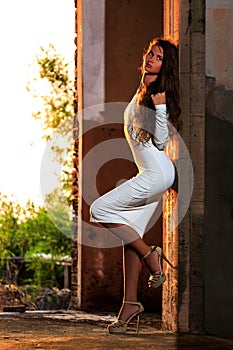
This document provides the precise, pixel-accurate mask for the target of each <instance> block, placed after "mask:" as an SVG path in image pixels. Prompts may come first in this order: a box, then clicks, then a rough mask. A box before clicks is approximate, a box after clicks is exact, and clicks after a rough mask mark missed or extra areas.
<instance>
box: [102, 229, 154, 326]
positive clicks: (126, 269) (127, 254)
mask: <svg viewBox="0 0 233 350" xmlns="http://www.w3.org/2000/svg"><path fill="white" fill-rule="evenodd" d="M104 227H106V228H108V229H109V230H110V231H111V232H112V233H114V234H115V235H117V236H118V237H119V238H121V239H122V240H124V241H126V242H129V243H128V244H126V245H124V248H123V254H124V261H123V275H124V296H123V301H124V300H125V301H134V302H136V301H137V290H138V281H139V275H140V272H141V269H142V263H141V258H142V257H143V256H144V255H145V254H147V253H148V252H149V250H150V249H151V247H150V246H148V245H147V244H146V243H145V242H144V241H143V239H142V238H140V237H139V235H138V234H137V233H136V232H135V231H134V230H133V229H131V228H130V227H129V226H127V225H121V226H119V225H115V224H104ZM133 239H134V240H133ZM131 240H132V241H131ZM145 263H146V266H147V268H148V270H149V271H150V273H153V272H156V271H159V262H158V254H157V252H156V251H155V252H153V253H152V254H151V255H149V256H148V258H147V259H146V261H145ZM137 311H138V306H136V305H130V304H125V305H124V304H123V306H122V308H121V310H120V312H119V314H118V318H119V319H121V320H124V321H126V320H127V319H128V318H129V316H131V315H132V314H133V313H135V312H137Z"/></svg>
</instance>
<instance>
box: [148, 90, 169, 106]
mask: <svg viewBox="0 0 233 350" xmlns="http://www.w3.org/2000/svg"><path fill="white" fill-rule="evenodd" d="M151 98H152V101H153V104H154V105H155V106H156V105H162V104H166V92H159V93H158V94H155V95H153V94H152V95H151Z"/></svg>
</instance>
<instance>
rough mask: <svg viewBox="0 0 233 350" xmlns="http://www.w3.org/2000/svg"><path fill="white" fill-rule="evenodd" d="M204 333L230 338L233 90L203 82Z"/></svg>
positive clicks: (232, 315)
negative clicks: (204, 137)
mask: <svg viewBox="0 0 233 350" xmlns="http://www.w3.org/2000/svg"><path fill="white" fill-rule="evenodd" d="M206 87H207V91H206V169H205V171H206V194H205V197H206V216H205V235H206V238H205V256H206V263H205V271H206V273H205V294H206V295H205V298H206V330H207V332H209V333H210V334H215V335H219V336H222V337H227V338H232V337H233V327H232V324H233V312H232V310H233V298H232V295H233V280H232V268H233V255H232V250H233V239H232V238H233V224H232V223H233V181H232V178H233V162H232V154H233V142H232V141H233V139H232V136H233V90H230V89H226V87H225V86H224V85H222V84H218V83H217V82H216V80H215V79H213V78H209V77H208V78H207V81H206Z"/></svg>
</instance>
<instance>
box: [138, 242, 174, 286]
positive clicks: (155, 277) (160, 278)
mask: <svg viewBox="0 0 233 350" xmlns="http://www.w3.org/2000/svg"><path fill="white" fill-rule="evenodd" d="M154 251H156V252H157V254H158V256H159V271H157V272H153V273H151V275H150V277H149V280H148V283H149V284H150V287H151V288H158V287H159V286H160V285H161V284H163V283H164V282H165V281H166V276H165V274H164V273H163V270H162V267H161V259H164V260H165V261H166V262H167V263H168V264H169V265H170V266H171V267H172V268H173V269H177V267H175V266H174V265H173V264H172V263H171V262H170V261H169V260H168V258H167V257H166V255H165V254H164V253H163V251H162V248H160V247H156V246H152V247H151V250H149V252H148V253H146V254H145V255H144V256H143V257H142V259H143V260H145V259H146V258H147V257H148V256H149V255H150V254H151V253H153V252H154Z"/></svg>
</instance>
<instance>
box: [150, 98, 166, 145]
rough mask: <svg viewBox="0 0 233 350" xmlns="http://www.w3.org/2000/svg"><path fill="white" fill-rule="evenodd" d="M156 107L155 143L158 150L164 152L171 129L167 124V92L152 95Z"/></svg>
mask: <svg viewBox="0 0 233 350" xmlns="http://www.w3.org/2000/svg"><path fill="white" fill-rule="evenodd" d="M151 98H152V101H153V103H154V105H155V133H154V142H155V144H156V146H157V147H158V149H160V150H162V149H164V147H166V146H167V143H168V138H169V129H168V122H167V110H166V94H165V92H162V93H158V94H156V95H151Z"/></svg>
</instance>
